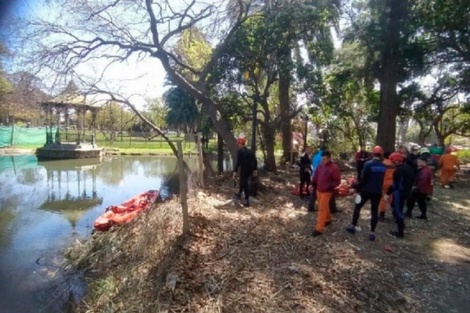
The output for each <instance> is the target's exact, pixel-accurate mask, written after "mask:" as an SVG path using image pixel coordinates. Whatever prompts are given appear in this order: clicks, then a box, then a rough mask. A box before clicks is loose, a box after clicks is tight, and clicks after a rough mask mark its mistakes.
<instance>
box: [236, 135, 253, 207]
mask: <svg viewBox="0 0 470 313" xmlns="http://www.w3.org/2000/svg"><path fill="white" fill-rule="evenodd" d="M237 144H238V152H237V162H236V163H235V169H234V170H233V179H235V178H236V177H237V172H238V170H240V183H239V188H238V193H235V196H236V197H237V198H240V197H241V194H242V191H243V193H244V194H245V202H243V205H244V206H246V207H249V206H250V201H249V198H250V190H249V184H248V180H249V178H250V177H251V176H253V177H256V176H257V175H258V161H257V160H256V156H255V154H254V153H253V151H251V150H250V149H248V148H247V147H246V146H245V145H246V140H245V138H243V137H240V138H238V139H237Z"/></svg>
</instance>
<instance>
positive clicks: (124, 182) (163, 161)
mask: <svg viewBox="0 0 470 313" xmlns="http://www.w3.org/2000/svg"><path fill="white" fill-rule="evenodd" d="M188 163H193V164H195V163H196V162H188ZM190 166H191V165H190ZM175 169H176V159H175V158H171V157H155V156H154V157H151V156H132V157H131V156H114V157H109V158H105V159H103V160H101V161H99V160H61V161H46V162H38V160H37V159H36V157H35V156H34V155H22V156H1V157H0V312H1V313H35V312H59V311H61V310H62V311H64V309H62V308H61V306H62V305H63V303H64V301H66V300H67V299H68V297H69V294H70V292H71V291H72V292H74V293H80V292H81V293H83V290H82V288H77V290H76V291H73V290H71V287H70V282H69V281H70V277H69V278H68V279H65V277H63V276H61V275H59V272H58V271H57V269H58V268H59V266H60V263H61V262H62V261H63V259H62V257H61V255H62V252H63V251H64V249H65V248H67V247H68V246H70V244H71V243H72V242H74V241H75V240H77V239H83V238H85V237H87V236H89V235H90V233H91V231H92V225H93V221H94V220H95V219H96V218H97V217H98V216H99V215H101V214H102V213H103V212H104V208H106V207H107V206H109V205H112V204H119V203H122V202H124V201H125V200H127V199H129V198H131V197H132V196H134V195H136V194H138V193H140V192H143V191H147V190H150V189H158V190H159V189H160V188H161V187H162V184H163V183H164V181H165V179H166V178H167V177H168V176H170V175H171V174H172V173H174V171H175ZM77 279H78V280H79V278H77ZM66 280H67V281H66ZM61 284H64V286H61ZM77 284H78V285H79V284H80V282H79V281H77V283H76V284H72V285H74V286H75V287H77ZM72 287H73V286H72Z"/></svg>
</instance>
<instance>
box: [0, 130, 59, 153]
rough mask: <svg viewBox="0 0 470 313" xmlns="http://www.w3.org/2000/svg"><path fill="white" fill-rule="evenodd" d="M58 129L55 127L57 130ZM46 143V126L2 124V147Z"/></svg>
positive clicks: (0, 135)
mask: <svg viewBox="0 0 470 313" xmlns="http://www.w3.org/2000/svg"><path fill="white" fill-rule="evenodd" d="M55 131H56V129H53V132H55ZM45 143H46V128H45V127H29V128H28V127H20V126H0V148H4V147H12V146H38V147H40V146H42V145H44V144H45Z"/></svg>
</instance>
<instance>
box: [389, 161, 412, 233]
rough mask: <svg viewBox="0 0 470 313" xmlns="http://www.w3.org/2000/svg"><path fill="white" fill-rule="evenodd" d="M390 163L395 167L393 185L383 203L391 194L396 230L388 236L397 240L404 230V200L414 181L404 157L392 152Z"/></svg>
mask: <svg viewBox="0 0 470 313" xmlns="http://www.w3.org/2000/svg"><path fill="white" fill-rule="evenodd" d="M390 161H392V163H393V164H394V165H395V167H396V169H395V172H394V173H393V184H392V186H391V187H390V189H389V190H388V192H387V194H386V195H385V196H384V199H385V201H387V200H388V199H389V196H390V195H391V194H393V199H392V212H393V217H394V218H395V221H396V223H397V227H398V230H397V231H391V232H390V234H392V235H393V236H395V237H397V238H403V237H404V230H405V215H404V214H403V207H404V206H405V200H406V199H407V198H408V196H409V195H410V193H411V188H412V186H413V181H414V173H413V169H412V168H411V167H410V166H409V165H407V164H406V163H405V156H404V155H403V154H401V153H399V152H394V153H392V154H391V155H390Z"/></svg>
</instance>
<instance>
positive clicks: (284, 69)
mask: <svg viewBox="0 0 470 313" xmlns="http://www.w3.org/2000/svg"><path fill="white" fill-rule="evenodd" d="M279 62H280V64H281V65H280V67H281V70H280V71H279V109H280V112H279V114H280V118H281V133H282V158H281V160H282V162H286V161H288V160H290V153H291V150H292V127H291V117H290V113H291V112H290V97H289V91H290V81H291V76H290V71H289V70H288V68H289V66H288V64H289V62H290V49H289V48H284V49H282V50H281V51H280V52H279Z"/></svg>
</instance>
